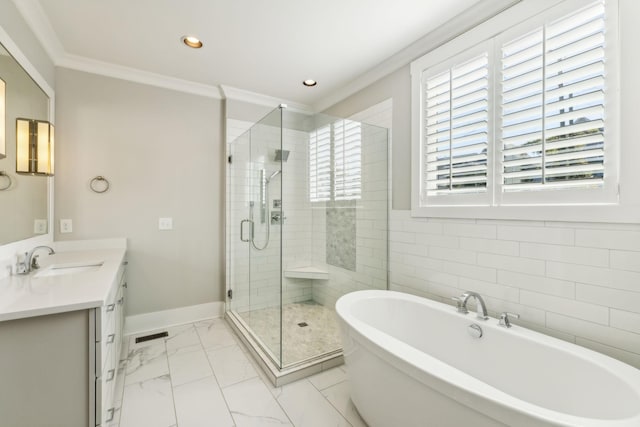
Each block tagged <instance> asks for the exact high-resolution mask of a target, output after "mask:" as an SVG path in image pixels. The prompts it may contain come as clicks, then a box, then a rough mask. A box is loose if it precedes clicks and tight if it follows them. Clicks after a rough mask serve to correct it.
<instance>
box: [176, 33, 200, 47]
mask: <svg viewBox="0 0 640 427" xmlns="http://www.w3.org/2000/svg"><path fill="white" fill-rule="evenodd" d="M181 40H182V43H184V44H186V45H187V46H189V47H192V48H194V49H200V48H201V47H202V42H201V41H200V39H199V38H197V37H195V36H182V39H181Z"/></svg>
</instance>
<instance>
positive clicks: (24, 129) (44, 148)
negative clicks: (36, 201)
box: [16, 119, 54, 176]
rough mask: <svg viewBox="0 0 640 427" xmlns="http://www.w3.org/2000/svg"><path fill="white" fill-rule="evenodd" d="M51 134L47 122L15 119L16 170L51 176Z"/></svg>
mask: <svg viewBox="0 0 640 427" xmlns="http://www.w3.org/2000/svg"><path fill="white" fill-rule="evenodd" d="M53 136H54V130H53V125H52V124H51V123H49V122H45V121H43V120H31V119H16V172H17V173H22V174H29V175H47V176H52V175H53V172H54V171H53V147H54V140H53Z"/></svg>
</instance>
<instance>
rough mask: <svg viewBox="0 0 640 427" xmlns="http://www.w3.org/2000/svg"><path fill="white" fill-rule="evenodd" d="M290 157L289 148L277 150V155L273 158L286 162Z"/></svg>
mask: <svg viewBox="0 0 640 427" xmlns="http://www.w3.org/2000/svg"><path fill="white" fill-rule="evenodd" d="M288 158H289V150H276V157H275V158H274V159H273V160H275V161H276V162H280V161H282V162H286V161H287V159H288Z"/></svg>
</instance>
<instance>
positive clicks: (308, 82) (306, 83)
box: [302, 79, 318, 87]
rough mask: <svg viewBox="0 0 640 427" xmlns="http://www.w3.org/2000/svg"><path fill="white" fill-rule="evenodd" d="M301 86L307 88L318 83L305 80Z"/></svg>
mask: <svg viewBox="0 0 640 427" xmlns="http://www.w3.org/2000/svg"><path fill="white" fill-rule="evenodd" d="M302 84H303V85H305V86H307V87H312V86H315V85H317V84H318V82H317V81H315V80H313V79H307V80H305V81H303V82H302Z"/></svg>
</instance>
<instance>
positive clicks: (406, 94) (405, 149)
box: [324, 65, 411, 209]
mask: <svg viewBox="0 0 640 427" xmlns="http://www.w3.org/2000/svg"><path fill="white" fill-rule="evenodd" d="M389 98H391V99H393V118H392V122H393V132H392V143H391V169H392V171H393V177H392V195H393V196H392V208H393V209H410V208H411V193H410V190H411V168H410V165H411V74H410V70H409V65H406V66H404V67H402V68H400V69H399V70H397V71H395V72H393V73H391V74H389V75H387V76H386V77H384V78H382V79H380V80H378V81H377V82H375V83H373V84H371V85H370V86H368V87H366V88H365V89H363V90H361V91H360V92H358V93H356V94H354V95H352V96H350V97H348V98H346V99H345V100H343V101H341V102H339V103H338V104H336V105H334V106H332V107H330V108H328V109H327V110H326V111H324V112H325V113H327V114H331V115H333V116H336V117H351V116H352V115H354V114H356V113H358V112H360V111H363V110H366V109H367V108H369V107H371V106H372V105H375V104H378V103H380V102H382V101H384V100H386V99H389Z"/></svg>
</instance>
